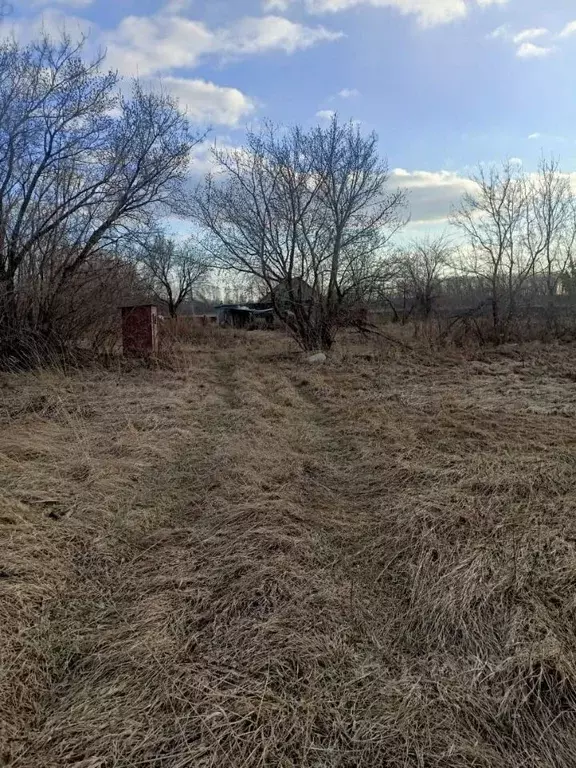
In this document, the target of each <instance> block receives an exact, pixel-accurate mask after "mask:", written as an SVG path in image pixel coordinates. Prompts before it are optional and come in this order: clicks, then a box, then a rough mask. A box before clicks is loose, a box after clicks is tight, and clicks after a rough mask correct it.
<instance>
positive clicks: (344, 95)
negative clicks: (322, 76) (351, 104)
mask: <svg viewBox="0 0 576 768" xmlns="http://www.w3.org/2000/svg"><path fill="white" fill-rule="evenodd" d="M338 96H340V98H341V99H353V98H355V97H356V96H360V91H359V90H358V89H357V88H342V90H341V91H339V93H338Z"/></svg>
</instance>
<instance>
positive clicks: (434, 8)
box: [305, 0, 508, 26]
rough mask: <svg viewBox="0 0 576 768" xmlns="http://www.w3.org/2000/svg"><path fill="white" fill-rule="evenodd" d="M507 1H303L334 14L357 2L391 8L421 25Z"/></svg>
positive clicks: (311, 9) (446, 20)
mask: <svg viewBox="0 0 576 768" xmlns="http://www.w3.org/2000/svg"><path fill="white" fill-rule="evenodd" d="M507 2H508V0H305V4H306V7H307V9H308V10H309V11H311V12H312V13H329V12H332V13H335V12H337V11H345V10H347V9H349V8H353V7H354V6H357V5H370V6H372V7H381V8H394V9H396V10H397V11H398V12H399V13H401V14H403V15H406V16H408V15H415V16H416V18H417V19H418V22H419V23H420V24H421V25H422V26H432V25H435V24H446V23H448V22H451V21H456V20H457V19H462V18H464V17H465V16H467V15H468V13H469V11H470V10H471V9H473V8H475V7H480V8H487V7H488V6H491V5H504V4H505V3H507Z"/></svg>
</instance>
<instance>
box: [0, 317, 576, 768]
mask: <svg viewBox="0 0 576 768" xmlns="http://www.w3.org/2000/svg"><path fill="white" fill-rule="evenodd" d="M209 333H210V335H212V334H216V335H217V340H216V341H214V340H213V339H212V338H210V339H208V338H206V337H201V336H198V338H196V339H195V340H194V342H193V343H191V344H190V345H189V346H188V347H187V348H185V349H183V348H181V347H179V346H178V345H177V344H174V345H173V346H172V347H171V352H170V359H169V360H165V361H164V362H163V363H162V364H160V365H158V366H156V367H154V366H153V367H151V368H143V367H142V368H141V367H138V366H135V365H133V366H132V367H131V368H124V367H118V368H117V369H113V370H106V371H102V370H89V371H81V372H76V373H68V374H64V373H63V372H58V371H52V372H42V373H38V374H30V373H27V374H11V375H3V376H2V378H1V379H0V387H1V388H0V424H1V426H0V535H1V536H2V548H1V550H0V669H1V671H0V707H1V713H0V720H1V722H2V726H3V727H2V731H1V741H2V743H1V745H0V765H6V766H10V768H24V767H26V768H29V767H34V768H67V767H68V766H75V768H135V767H136V766H138V767H140V766H146V768H149V767H153V768H185V767H186V768H188V767H190V768H192V766H194V767H196V766H199V767H203V766H214V768H216V767H217V766H218V768H220V767H221V766H222V767H227V766H234V767H236V766H238V768H240V766H245V767H246V768H252V767H255V766H279V767H280V768H288V767H294V768H296V767H300V766H303V767H305V768H328V766H330V768H352V767H353V766H378V767H379V768H380V766H386V767H387V768H400V766H402V768H408V767H412V766H414V768H416V767H417V766H418V767H424V766H425V767H426V768H428V767H429V766H437V767H438V768H461V767H462V766H478V767H481V768H484V767H486V768H487V767H488V766H490V768H500V767H504V768H507V767H510V768H512V766H514V767H516V766H517V767H518V768H520V767H521V766H532V767H533V768H543V767H544V766H545V767H547V768H548V767H550V768H552V767H553V766H554V768H573V766H574V764H575V758H574V755H575V754H576V736H575V734H576V730H575V726H576V709H575V707H576V655H575V653H576V634H575V630H574V627H575V620H576V597H575V595H576V549H575V544H576V490H575V485H574V471H575V467H576V440H575V437H574V435H575V433H574V418H575V416H576V385H575V383H574V382H575V381H576V363H574V362H573V360H575V359H576V356H575V350H574V349H573V348H572V347H555V346H550V347H541V346H532V347H526V348H518V347H508V348H504V349H501V350H498V351H493V352H483V353H482V356H481V357H479V356H476V357H475V358H474V359H466V358H465V357H463V356H462V355H461V354H457V353H455V352H454V353H451V352H443V353H439V352H434V351H433V350H431V349H430V348H429V347H428V346H418V347H417V348H414V349H412V350H409V349H406V348H405V347H400V346H398V345H390V344H386V343H385V342H378V343H377V342H370V343H369V344H368V343H365V344H360V343H358V342H355V341H353V340H352V339H350V340H348V341H347V342H346V344H344V345H342V346H341V347H339V348H338V349H336V350H335V351H334V354H333V356H332V357H331V360H330V361H329V363H327V364H326V365H323V366H319V367H313V366H310V365H309V364H307V363H306V362H305V361H304V359H303V358H301V357H300V356H299V354H298V353H297V352H295V351H294V349H293V348H291V347H290V346H289V343H288V342H287V341H286V340H285V339H282V338H279V337H278V336H277V335H275V334H269V333H258V332H255V333H248V334H238V333H236V334H227V333H226V331H221V332H220V334H218V332H217V331H216V330H213V329H211V330H210V331H209ZM222 334H223V335H222ZM213 342H214V343H213Z"/></svg>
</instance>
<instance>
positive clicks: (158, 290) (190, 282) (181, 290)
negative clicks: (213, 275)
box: [136, 235, 208, 317]
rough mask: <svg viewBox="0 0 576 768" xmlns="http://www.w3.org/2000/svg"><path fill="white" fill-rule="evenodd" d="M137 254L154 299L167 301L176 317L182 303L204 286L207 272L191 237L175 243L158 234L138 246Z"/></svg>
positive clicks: (169, 308)
mask: <svg viewBox="0 0 576 768" xmlns="http://www.w3.org/2000/svg"><path fill="white" fill-rule="evenodd" d="M136 258H137V262H138V264H139V265H140V269H141V273H142V276H143V278H144V280H145V281H146V282H147V284H148V285H149V286H150V290H151V292H152V295H153V296H154V299H155V300H156V301H158V302H159V303H161V304H165V305H166V307H167V308H168V312H169V314H170V317H176V315H177V314H178V309H179V308H180V305H181V304H182V303H183V302H184V301H186V300H188V299H190V298H192V292H193V290H194V289H195V288H201V287H202V285H203V281H204V280H205V278H206V276H207V274H208V267H207V265H206V263H205V262H204V261H203V260H202V259H200V258H199V255H198V250H197V248H195V246H194V243H193V242H192V241H191V240H187V241H185V242H183V243H176V242H175V241H174V240H173V239H171V238H168V237H165V236H163V235H157V236H156V237H154V238H153V239H152V240H150V241H148V242H146V243H144V244H143V245H142V246H141V247H140V248H139V249H138V253H137V257H136Z"/></svg>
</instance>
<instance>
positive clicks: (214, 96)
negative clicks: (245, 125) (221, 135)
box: [153, 77, 254, 126]
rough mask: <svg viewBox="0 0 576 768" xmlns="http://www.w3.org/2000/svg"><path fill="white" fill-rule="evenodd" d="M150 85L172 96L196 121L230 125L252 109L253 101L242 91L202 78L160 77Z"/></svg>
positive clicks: (234, 123)
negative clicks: (160, 78) (159, 79)
mask: <svg viewBox="0 0 576 768" xmlns="http://www.w3.org/2000/svg"><path fill="white" fill-rule="evenodd" d="M153 85H154V86H155V87H160V88H161V89H162V90H164V91H166V92H168V93H170V94H171V95H172V96H175V97H176V98H177V99H178V101H179V104H180V107H181V108H182V109H183V110H185V111H186V114H187V115H188V117H190V119H191V120H194V122H198V123H214V124H217V125H230V126H234V125H237V124H238V122H239V121H240V120H241V119H242V118H244V117H246V116H247V115H249V114H250V113H251V112H252V111H253V110H254V103H253V102H252V101H251V100H250V99H249V98H248V97H247V96H246V95H245V94H243V93H242V91H239V90H238V89H237V88H225V87H222V86H219V85H215V84H214V83H210V82H207V81H206V80H200V79H188V78H184V77H163V78H162V80H161V81H159V83H158V84H156V83H154V84H153Z"/></svg>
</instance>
